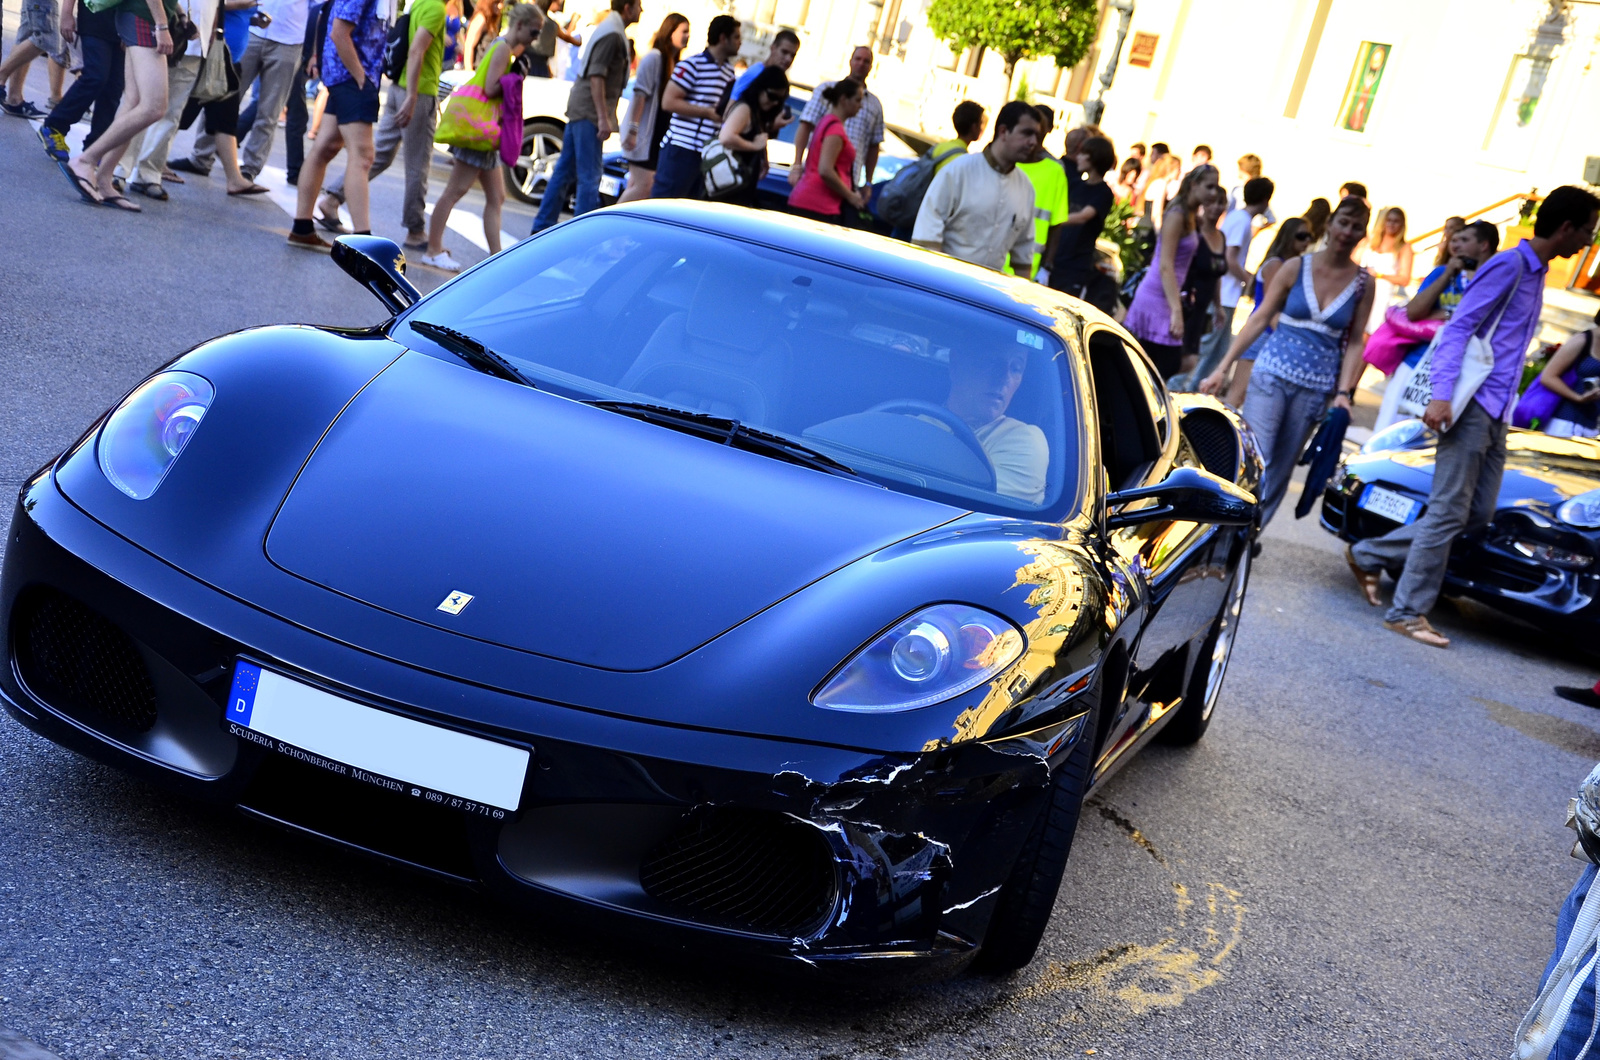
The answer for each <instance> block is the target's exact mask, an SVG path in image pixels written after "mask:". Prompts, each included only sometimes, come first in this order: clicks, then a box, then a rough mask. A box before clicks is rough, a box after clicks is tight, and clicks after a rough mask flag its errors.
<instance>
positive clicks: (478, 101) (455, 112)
mask: <svg viewBox="0 0 1600 1060" xmlns="http://www.w3.org/2000/svg"><path fill="white" fill-rule="evenodd" d="M500 112H501V108H500V101H499V100H498V99H490V98H489V97H488V96H487V95H485V94H484V91H483V88H482V87H481V86H478V85H474V84H471V83H468V84H465V85H462V86H461V87H460V88H458V89H456V90H455V91H454V92H451V93H450V101H449V102H448V103H446V104H445V105H444V114H443V116H442V117H440V119H439V128H438V129H437V130H436V131H435V132H434V134H433V138H434V139H435V140H437V141H438V142H439V143H442V144H444V145H446V146H448V147H459V148H461V149H462V150H463V151H493V150H496V149H498V148H499V146H500ZM518 146H519V147H520V146H521V145H520V144H519V145H518Z"/></svg>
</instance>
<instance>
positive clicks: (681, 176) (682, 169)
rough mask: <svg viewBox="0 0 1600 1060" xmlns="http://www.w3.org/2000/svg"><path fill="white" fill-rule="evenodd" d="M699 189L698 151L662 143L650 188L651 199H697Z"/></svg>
mask: <svg viewBox="0 0 1600 1060" xmlns="http://www.w3.org/2000/svg"><path fill="white" fill-rule="evenodd" d="M699 189H700V152H699V151H694V150H690V149H689V148H687V147H680V146H678V145H677V144H663V145H662V147H661V160H660V161H659V162H657V163H656V182H655V184H654V185H653V186H652V187H651V189H650V197H651V198H652V199H698V198H699V197H700V196H699Z"/></svg>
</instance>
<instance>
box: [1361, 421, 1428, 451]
mask: <svg viewBox="0 0 1600 1060" xmlns="http://www.w3.org/2000/svg"><path fill="white" fill-rule="evenodd" d="M1438 441H1439V436H1438V435H1437V434H1435V433H1434V432H1433V430H1432V428H1430V427H1429V426H1428V425H1427V424H1426V423H1423V422H1422V421H1421V420H1401V421H1400V422H1399V423H1394V424H1390V425H1389V426H1387V427H1385V428H1384V429H1383V430H1381V431H1379V432H1378V433H1377V434H1374V435H1373V436H1372V437H1371V438H1368V439H1367V444H1365V445H1363V446H1362V447H1361V451H1362V452H1363V453H1382V452H1386V451H1388V450H1391V449H1422V448H1424V447H1426V446H1430V445H1435V444H1437V443H1438Z"/></svg>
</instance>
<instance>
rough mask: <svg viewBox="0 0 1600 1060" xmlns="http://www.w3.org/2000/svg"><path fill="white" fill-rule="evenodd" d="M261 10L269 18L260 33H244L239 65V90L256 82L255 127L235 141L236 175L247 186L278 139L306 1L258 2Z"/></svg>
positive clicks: (302, 40) (303, 26) (301, 39)
mask: <svg viewBox="0 0 1600 1060" xmlns="http://www.w3.org/2000/svg"><path fill="white" fill-rule="evenodd" d="M260 7H261V10H263V11H265V12H266V13H267V14H268V15H270V16H271V17H272V21H271V22H269V23H267V25H266V27H265V28H260V27H256V26H252V27H250V45H249V47H247V48H245V50H244V55H243V57H241V58H240V60H239V84H240V85H242V86H245V87H244V88H243V89H242V91H244V92H249V91H250V89H249V87H248V86H249V85H250V84H251V83H252V82H253V81H255V79H256V78H257V77H258V76H259V77H260V78H261V96H260V98H259V99H258V100H257V101H256V121H255V124H254V125H252V126H251V127H250V132H249V134H248V135H246V136H242V137H240V139H239V171H240V172H241V173H243V174H244V175H245V177H246V178H248V179H249V180H251V181H254V180H255V179H256V176H257V175H258V174H260V172H261V170H262V167H264V166H265V165H266V164H267V156H268V155H270V154H271V153H272V140H273V137H275V136H276V135H277V134H278V115H280V114H282V113H283V105H284V104H285V103H286V102H288V99H289V88H290V86H292V85H293V84H294V75H295V71H296V70H298V69H299V68H300V59H301V53H302V51H303V50H304V48H305V40H306V12H307V10H308V9H309V8H310V0H261V4H260Z"/></svg>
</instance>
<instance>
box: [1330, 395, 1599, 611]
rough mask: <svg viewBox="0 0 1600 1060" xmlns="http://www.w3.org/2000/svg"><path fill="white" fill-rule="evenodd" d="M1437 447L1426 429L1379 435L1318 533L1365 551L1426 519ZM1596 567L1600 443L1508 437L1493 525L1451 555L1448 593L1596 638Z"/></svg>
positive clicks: (1515, 433)
mask: <svg viewBox="0 0 1600 1060" xmlns="http://www.w3.org/2000/svg"><path fill="white" fill-rule="evenodd" d="M1438 440H1439V439H1438V435H1437V434H1435V433H1434V431H1432V430H1431V429H1430V428H1428V427H1427V426H1426V425H1425V424H1424V423H1423V422H1422V421H1421V420H1402V421H1400V422H1399V423H1396V424H1394V425H1392V426H1390V427H1388V428H1386V429H1384V430H1382V431H1379V432H1378V433H1377V434H1375V435H1373V436H1372V437H1371V438H1370V439H1368V440H1367V442H1366V444H1365V445H1363V446H1362V447H1361V449H1360V451H1359V452H1356V453H1353V454H1351V455H1350V456H1349V457H1347V458H1346V459H1345V460H1344V462H1343V463H1342V464H1341V465H1340V467H1339V471H1338V473H1337V474H1336V475H1334V477H1333V480H1332V481H1331V482H1329V484H1328V486H1327V488H1326V489H1325V490H1324V491H1323V497H1322V517H1321V522H1322V528H1323V529H1324V530H1327V531H1328V532H1329V533H1331V534H1335V535H1337V536H1338V537H1340V538H1342V539H1343V540H1345V541H1359V540H1361V539H1362V538H1367V537H1378V536H1381V535H1383V534H1386V533H1388V532H1389V531H1391V530H1393V529H1395V528H1396V527H1399V526H1405V525H1409V524H1411V523H1414V522H1416V521H1417V520H1418V519H1420V518H1421V517H1422V513H1423V512H1425V511H1426V510H1427V508H1428V496H1429V494H1430V493H1431V492H1432V489H1433V461H1434V454H1435V451H1436V450H1435V447H1436V446H1437V444H1438ZM1597 560H1600V441H1595V440H1594V439H1592V438H1555V437H1552V436H1550V435H1548V434H1542V433H1540V432H1538V431H1525V430H1520V429H1517V428H1512V429H1511V430H1510V431H1508V432H1507V434H1506V467H1505V474H1504V476H1503V477H1502V479H1501V481H1500V496H1499V498H1498V499H1497V501H1496V503H1495V513H1494V516H1493V518H1492V519H1491V520H1490V523H1489V525H1488V526H1486V527H1479V528H1475V529H1473V530H1470V531H1468V532H1466V533H1464V534H1462V535H1461V536H1460V537H1459V538H1458V539H1457V541H1456V544H1455V545H1454V546H1453V547H1452V548H1451V550H1450V564H1449V566H1448V567H1447V568H1446V571H1445V581H1444V592H1445V593H1446V594H1448V595H1452V596H1465V597H1471V598H1473V599H1476V600H1480V601H1482V602H1484V603H1487V604H1490V605H1492V606H1494V607H1496V608H1498V609H1499V610H1501V611H1504V612H1506V613H1507V614H1511V615H1515V616H1517V617H1519V618H1521V619H1523V620H1524V621H1527V622H1529V623H1532V624H1533V625H1536V626H1540V627H1543V628H1545V629H1548V630H1550V631H1552V632H1556V633H1564V634H1570V633H1573V632H1576V631H1580V630H1593V629H1595V628H1596V627H1597V626H1600V603H1597V602H1596V601H1597V599H1600V568H1597V566H1596V563H1597ZM1389 573H1390V574H1391V575H1393V576H1394V577H1399V574H1400V572H1399V571H1398V570H1395V571H1390V572H1389Z"/></svg>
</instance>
